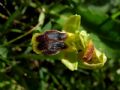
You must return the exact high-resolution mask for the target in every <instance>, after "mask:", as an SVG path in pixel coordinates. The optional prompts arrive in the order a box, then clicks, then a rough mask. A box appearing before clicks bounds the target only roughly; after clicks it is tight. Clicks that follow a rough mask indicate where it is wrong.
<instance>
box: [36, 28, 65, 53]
mask: <svg viewBox="0 0 120 90" xmlns="http://www.w3.org/2000/svg"><path fill="white" fill-rule="evenodd" d="M66 38H67V35H66V33H61V32H59V31H57V30H50V31H46V32H45V33H44V34H42V35H40V36H38V37H37V38H36V40H37V41H38V42H39V45H38V49H39V50H41V51H42V53H43V54H45V55H54V54H57V53H59V52H60V50H62V49H66V48H67V45H66V44H65V43H64V40H65V39H66Z"/></svg>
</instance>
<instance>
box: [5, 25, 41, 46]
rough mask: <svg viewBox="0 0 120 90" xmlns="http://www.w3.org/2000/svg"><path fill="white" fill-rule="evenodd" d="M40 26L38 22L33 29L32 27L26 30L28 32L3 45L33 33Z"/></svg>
mask: <svg viewBox="0 0 120 90" xmlns="http://www.w3.org/2000/svg"><path fill="white" fill-rule="evenodd" d="M38 26H40V23H38V24H37V25H36V26H35V27H33V28H32V29H30V30H29V31H28V32H26V33H24V34H22V35H20V36H18V37H17V38H15V39H12V40H11V41H9V42H7V43H5V44H4V45H3V46H7V45H9V44H11V43H13V42H15V41H17V40H19V39H21V38H23V37H25V36H27V35H28V34H30V33H32V32H33V31H34V30H35V29H36V28H37V27H38Z"/></svg>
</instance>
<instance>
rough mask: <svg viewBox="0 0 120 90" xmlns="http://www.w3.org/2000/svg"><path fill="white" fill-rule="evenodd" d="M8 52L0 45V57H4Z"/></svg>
mask: <svg viewBox="0 0 120 90" xmlns="http://www.w3.org/2000/svg"><path fill="white" fill-rule="evenodd" d="M7 54H8V50H7V48H5V47H2V46H0V57H1V58H2V59H6V58H7Z"/></svg>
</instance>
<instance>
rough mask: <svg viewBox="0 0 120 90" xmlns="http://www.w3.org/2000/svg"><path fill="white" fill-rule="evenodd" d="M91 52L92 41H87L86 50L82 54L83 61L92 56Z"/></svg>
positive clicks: (88, 59) (92, 47)
mask: <svg viewBox="0 0 120 90" xmlns="http://www.w3.org/2000/svg"><path fill="white" fill-rule="evenodd" d="M93 53H94V45H93V42H92V41H89V42H88V45H87V48H86V51H85V53H84V55H83V60H84V61H90V60H91V59H92V57H93Z"/></svg>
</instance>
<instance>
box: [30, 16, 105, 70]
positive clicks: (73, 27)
mask: <svg viewBox="0 0 120 90" xmlns="http://www.w3.org/2000/svg"><path fill="white" fill-rule="evenodd" d="M80 18H81V17H80V16H79V15H72V16H71V17H70V18H68V20H67V21H66V22H65V24H64V26H63V30H62V32H65V33H66V34H67V38H66V40H65V44H66V45H67V46H68V48H67V49H65V50H62V51H61V52H60V53H58V54H56V55H53V56H52V57H54V56H58V57H57V58H58V59H60V60H61V61H62V63H63V64H64V65H65V66H66V67H68V68H69V69H70V70H72V71H74V70H77V69H79V68H85V69H96V68H100V67H102V66H103V65H104V64H105V62H106V60H107V57H106V56H105V54H104V53H102V52H100V51H99V50H97V49H96V48H95V46H94V44H93V42H92V39H91V38H90V36H89V34H87V32H86V31H83V30H80ZM39 35H41V34H39V33H37V34H34V35H33V37H32V44H33V51H35V52H36V53H37V54H42V53H41V51H40V50H38V49H37V46H38V44H39V42H37V41H36V37H37V36H39ZM45 57H47V55H46V56H45Z"/></svg>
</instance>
